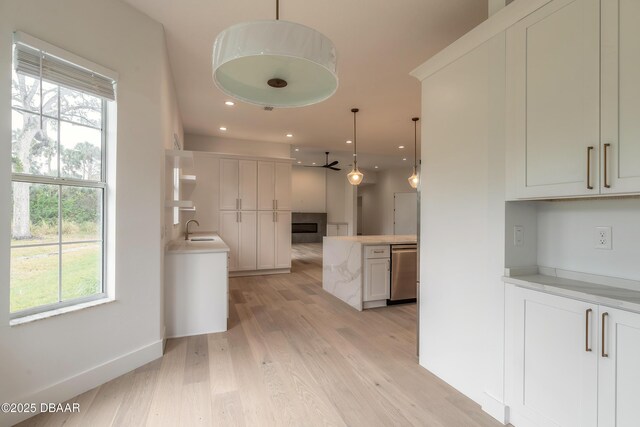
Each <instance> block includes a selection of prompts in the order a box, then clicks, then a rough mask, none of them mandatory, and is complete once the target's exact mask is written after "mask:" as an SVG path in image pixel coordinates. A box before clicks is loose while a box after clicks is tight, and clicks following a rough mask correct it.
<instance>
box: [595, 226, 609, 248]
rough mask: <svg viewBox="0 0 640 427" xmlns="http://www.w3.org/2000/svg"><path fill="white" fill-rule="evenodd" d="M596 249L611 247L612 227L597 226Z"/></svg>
mask: <svg viewBox="0 0 640 427" xmlns="http://www.w3.org/2000/svg"><path fill="white" fill-rule="evenodd" d="M595 248H596V249H611V227H596V242H595Z"/></svg>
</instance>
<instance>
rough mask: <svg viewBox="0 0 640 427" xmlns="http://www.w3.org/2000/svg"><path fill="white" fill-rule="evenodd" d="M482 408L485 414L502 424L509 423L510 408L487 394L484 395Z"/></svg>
mask: <svg viewBox="0 0 640 427" xmlns="http://www.w3.org/2000/svg"><path fill="white" fill-rule="evenodd" d="M481 407H482V410H483V411H484V412H486V413H487V414H489V415H491V416H492V417H493V418H495V419H496V420H498V421H499V422H501V423H502V424H508V423H509V407H508V406H506V405H505V404H504V403H502V402H501V401H499V400H498V399H496V398H495V397H493V396H492V395H490V394H489V393H487V392H485V393H484V399H483V401H482V405H481Z"/></svg>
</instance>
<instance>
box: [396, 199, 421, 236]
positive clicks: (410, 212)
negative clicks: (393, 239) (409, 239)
mask: <svg viewBox="0 0 640 427" xmlns="http://www.w3.org/2000/svg"><path fill="white" fill-rule="evenodd" d="M417 233H418V193H395V194H394V195H393V234H396V235H406V234H417Z"/></svg>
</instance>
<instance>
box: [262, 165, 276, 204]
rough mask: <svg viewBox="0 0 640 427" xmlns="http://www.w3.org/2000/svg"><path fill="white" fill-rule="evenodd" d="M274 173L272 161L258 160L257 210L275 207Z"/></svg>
mask: <svg viewBox="0 0 640 427" xmlns="http://www.w3.org/2000/svg"><path fill="white" fill-rule="evenodd" d="M275 173H276V172H275V165H274V163H273V162H258V210H261V211H268V210H273V209H275V208H276V204H275V200H276V196H275V179H276V177H275Z"/></svg>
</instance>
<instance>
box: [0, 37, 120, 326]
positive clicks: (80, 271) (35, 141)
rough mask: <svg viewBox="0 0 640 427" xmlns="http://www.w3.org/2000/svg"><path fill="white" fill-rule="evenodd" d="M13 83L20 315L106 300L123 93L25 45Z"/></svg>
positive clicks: (14, 279)
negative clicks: (110, 106)
mask: <svg viewBox="0 0 640 427" xmlns="http://www.w3.org/2000/svg"><path fill="white" fill-rule="evenodd" d="M96 78H98V79H104V80H105V81H106V82H107V83H108V85H107V84H103V86H104V88H106V89H105V90H107V92H101V90H102V89H101V88H100V86H99V85H96V84H94V83H93V82H92V80H95V79H96ZM87 82H89V83H87ZM11 84H12V90H11V123H12V132H11V149H12V151H11V155H12V159H11V160H12V176H11V179H12V195H11V196H12V197H11V202H12V214H13V215H12V221H11V236H12V237H11V274H10V311H11V317H12V318H15V317H22V316H25V315H29V314H34V313H38V312H42V311H48V310H52V309H56V308H60V307H64V306H68V305H72V304H76V303H80V302H86V301H89V300H92V299H97V298H101V297H104V296H105V287H104V283H105V274H104V271H105V256H104V254H105V250H104V248H105V245H104V243H105V242H104V240H105V238H104V236H105V221H104V219H105V218H104V216H105V202H106V200H105V197H106V189H107V182H106V170H105V166H106V159H105V143H106V121H107V114H106V111H107V103H108V100H110V99H113V98H114V97H115V96H114V95H115V94H114V93H113V84H114V82H113V81H109V80H107V79H105V78H103V77H101V76H96V75H95V74H94V73H93V72H91V71H89V70H87V69H85V68H83V67H80V66H76V65H74V64H71V63H69V62H67V61H65V60H63V59H61V58H59V57H55V56H53V55H51V54H49V53H47V52H45V51H44V50H40V49H34V48H32V47H31V46H27V45H24V44H20V43H16V44H15V46H14V64H13V77H12V81H11ZM109 85H110V87H111V92H110V93H109V92H108V89H109V87H108V86H109ZM111 95H113V96H111Z"/></svg>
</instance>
